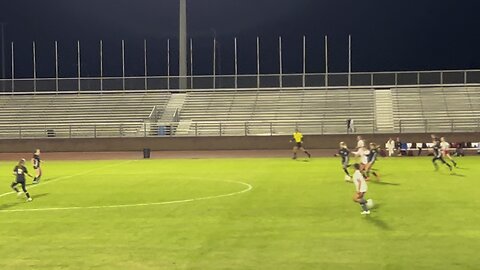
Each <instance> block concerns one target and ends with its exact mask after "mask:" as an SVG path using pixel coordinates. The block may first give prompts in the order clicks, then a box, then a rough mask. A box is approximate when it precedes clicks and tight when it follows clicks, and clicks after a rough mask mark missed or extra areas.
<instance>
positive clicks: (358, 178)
mask: <svg viewBox="0 0 480 270" xmlns="http://www.w3.org/2000/svg"><path fill="white" fill-rule="evenodd" d="M353 183H354V184H355V188H356V190H357V192H367V190H368V186H367V182H366V181H365V178H364V177H363V175H362V173H361V172H360V171H358V170H357V171H355V172H354V173H353Z"/></svg>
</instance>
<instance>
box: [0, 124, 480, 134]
mask: <svg viewBox="0 0 480 270" xmlns="http://www.w3.org/2000/svg"><path fill="white" fill-rule="evenodd" d="M355 124H356V125H355V126H356V127H355V131H354V132H353V133H350V134H377V133H381V134H390V133H391V134H396V133H439V132H440V133H445V132H480V119H470V120H468V119H467V120H440V119H438V120H400V121H398V124H397V125H396V126H395V127H394V128H392V129H390V130H389V129H378V128H376V125H375V121H374V120H357V119H356V120H355ZM178 126H179V122H173V123H156V122H150V121H147V120H146V121H145V122H143V123H107V124H104V123H101V124H72V125H69V124H48V125H17V126H10V125H9V126H6V125H0V138H2V139H37V138H52V139H53V138H118V137H164V136H175V137H181V136H190V137H195V136H278V135H290V134H291V133H292V132H293V130H294V129H295V128H299V129H300V130H301V131H302V132H303V133H304V134H310V135H324V134H349V132H348V131H347V127H346V123H345V121H342V120H314V121H295V120H291V121H288V120H286V121H248V122H242V121H226V122H192V123H191V124H190V126H189V128H188V129H187V130H182V131H180V130H177V127H178Z"/></svg>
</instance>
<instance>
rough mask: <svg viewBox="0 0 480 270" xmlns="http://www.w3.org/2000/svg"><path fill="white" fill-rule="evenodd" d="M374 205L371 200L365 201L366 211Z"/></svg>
mask: <svg viewBox="0 0 480 270" xmlns="http://www.w3.org/2000/svg"><path fill="white" fill-rule="evenodd" d="M374 205H375V204H374V203H373V200H372V199H368V200H367V207H368V209H372V208H373V206H374Z"/></svg>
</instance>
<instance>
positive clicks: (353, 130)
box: [347, 118, 355, 134]
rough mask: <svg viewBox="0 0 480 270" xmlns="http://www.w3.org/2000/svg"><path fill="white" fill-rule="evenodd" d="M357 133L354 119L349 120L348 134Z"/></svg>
mask: <svg viewBox="0 0 480 270" xmlns="http://www.w3.org/2000/svg"><path fill="white" fill-rule="evenodd" d="M354 132H355V127H354V126H353V119H351V118H349V119H347V133H348V134H349V133H354Z"/></svg>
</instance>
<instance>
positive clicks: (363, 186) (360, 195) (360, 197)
mask: <svg viewBox="0 0 480 270" xmlns="http://www.w3.org/2000/svg"><path fill="white" fill-rule="evenodd" d="M353 167H354V168H355V172H354V173H353V183H354V184H355V195H354V196H353V201H354V202H356V203H359V204H360V206H361V207H362V210H363V211H362V212H361V214H362V215H369V214H370V210H368V207H367V200H365V194H366V193H367V191H368V186H367V181H365V178H364V177H363V174H362V172H360V164H358V163H355V164H353Z"/></svg>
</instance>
